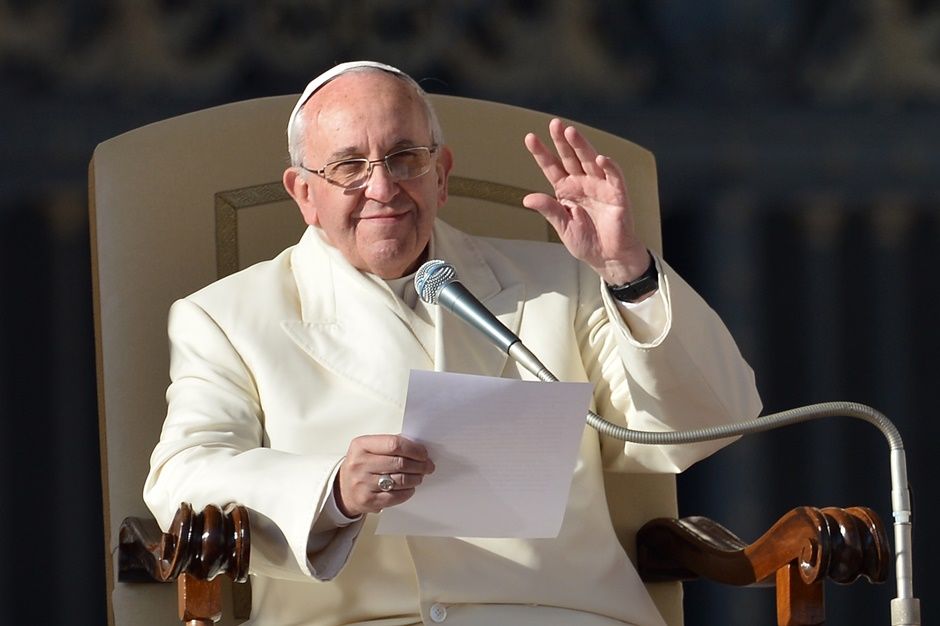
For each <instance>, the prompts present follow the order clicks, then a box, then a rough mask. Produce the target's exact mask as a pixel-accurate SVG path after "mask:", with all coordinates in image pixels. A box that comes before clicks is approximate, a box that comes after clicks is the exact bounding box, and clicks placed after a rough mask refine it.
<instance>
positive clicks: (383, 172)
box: [365, 162, 398, 203]
mask: <svg viewBox="0 0 940 626" xmlns="http://www.w3.org/2000/svg"><path fill="white" fill-rule="evenodd" d="M365 194H366V197H368V198H369V199H370V200H375V201H376V202H382V203H385V202H388V201H389V200H391V199H392V198H394V197H395V196H396V195H397V194H398V183H396V182H395V181H394V180H392V175H391V174H389V173H388V168H387V167H385V163H383V162H379V163H376V164H374V165H373V166H372V171H371V172H369V179H368V182H367V183H366V186H365Z"/></svg>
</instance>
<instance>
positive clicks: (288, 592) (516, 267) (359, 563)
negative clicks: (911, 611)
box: [145, 62, 760, 626]
mask: <svg viewBox="0 0 940 626" xmlns="http://www.w3.org/2000/svg"><path fill="white" fill-rule="evenodd" d="M549 133H550V135H551V138H552V142H553V143H554V148H555V152H553V151H550V150H549V149H547V148H546V147H545V146H544V145H543V144H542V143H541V142H540V141H539V139H538V138H537V137H536V136H535V135H532V134H528V135H526V136H525V145H526V147H527V148H528V150H529V151H530V152H531V153H532V156H533V157H534V159H535V162H536V163H537V164H538V167H540V168H541V169H542V171H543V172H544V174H545V176H546V177H547V178H548V180H549V181H550V183H551V184H552V187H553V188H554V192H555V195H554V196H548V195H545V194H532V195H530V196H528V197H526V199H525V205H526V206H527V207H528V208H530V209H533V210H535V211H538V212H539V213H541V214H542V215H544V216H545V218H546V219H547V220H548V221H549V222H550V223H551V224H552V226H553V227H554V228H555V230H557V232H558V235H559V237H560V238H561V241H562V242H563V243H564V246H559V245H557V244H541V243H532V242H518V241H505V240H498V239H481V238H476V237H471V236H469V235H466V234H464V233H461V232H459V231H457V230H455V229H453V228H451V227H449V226H448V225H446V224H444V223H442V222H440V221H438V220H437V219H436V215H437V212H438V209H440V207H441V206H442V205H443V204H444V203H445V201H446V200H447V178H448V174H449V172H450V170H451V165H452V163H453V159H454V158H455V157H454V155H452V154H451V151H450V150H449V149H448V148H447V146H446V145H445V144H444V142H443V137H442V133H441V129H440V128H439V125H438V123H437V119H436V116H435V114H434V111H433V109H432V108H431V106H430V104H429V102H428V101H427V99H426V96H425V94H424V93H423V91H422V90H421V89H420V88H419V87H418V85H417V84H416V83H415V82H414V81H413V80H412V79H411V78H410V77H408V76H407V75H405V74H403V73H401V72H400V71H399V70H397V69H395V68H392V67H389V66H385V65H381V64H377V63H371V62H356V63H347V64H343V65H340V66H337V67H335V68H333V69H332V70H329V71H328V72H326V73H325V74H323V75H321V76H320V77H318V78H317V79H315V80H314V81H313V82H311V83H310V85H308V87H307V89H306V90H305V92H304V94H303V95H302V97H301V98H300V100H299V101H298V103H297V106H296V107H295V109H294V112H293V113H292V115H291V118H290V121H289V124H288V142H289V150H290V154H291V162H292V164H291V166H290V167H289V168H288V169H287V170H286V171H285V173H284V185H285V187H286V188H287V191H288V192H289V193H290V195H291V196H292V197H293V199H294V200H295V201H296V203H297V205H298V207H299V208H300V211H301V213H302V214H303V217H304V220H305V221H306V223H307V224H309V227H308V228H307V231H306V232H305V234H304V236H303V238H302V239H301V240H300V242H299V243H298V244H297V245H296V246H293V247H291V248H289V249H287V250H285V251H284V252H283V253H282V254H280V255H279V256H277V257H276V258H274V259H273V260H271V261H267V262H264V263H260V264H258V265H256V266H253V267H251V268H249V269H247V270H245V271H243V272H240V273H238V274H235V275H233V276H230V277H228V278H226V279H223V280H221V281H219V282H217V283H215V284H213V285H210V286H208V287H206V288H205V289H203V290H201V291H199V292H197V293H195V294H193V295H192V296H189V297H188V298H186V299H184V300H181V301H179V302H177V303H175V304H174V306H173V307H172V309H171V312H170V320H169V333H170V339H171V345H172V350H171V372H170V373H171V379H172V382H171V385H170V387H169V389H168V391H167V400H168V406H169V409H168V414H167V419H166V423H165V425H164V429H163V434H162V436H161V441H160V443H159V444H158V445H157V447H156V449H155V451H154V453H153V457H152V459H151V473H150V476H149V477H148V479H147V483H146V487H145V499H146V500H147V503H148V505H149V506H150V507H151V509H152V510H153V511H154V513H155V515H156V516H157V518H158V520H159V521H160V522H161V524H162V525H164V526H166V525H167V524H168V523H169V521H170V519H171V518H172V516H173V513H174V512H175V510H176V508H177V506H178V505H179V503H180V502H181V501H188V502H192V503H193V504H194V505H195V506H196V507H201V506H203V505H205V504H207V503H219V504H224V503H228V502H239V503H241V504H244V505H245V506H247V507H248V508H249V510H250V512H251V522H252V554H251V564H252V573H253V577H252V596H253V597H252V622H251V623H253V624H272V625H275V624H276V625H278V626H285V625H288V624H298V625H300V624H304V625H314V624H316V625H324V626H327V625H330V626H334V625H352V624H363V625H364V624H372V625H379V624H381V625H382V626H393V625H409V624H421V623H425V624H427V623H440V622H444V621H446V623H449V624H450V623H452V624H460V625H468V626H469V625H472V626H483V625H486V626H490V625H496V624H500V625H502V624H526V625H528V624H531V625H533V626H534V625H540V626H544V625H551V624H559V625H561V624H565V625H567V626H571V625H575V626H579V625H581V626H602V625H604V626H611V625H622V624H637V625H642V626H645V625H652V624H661V623H662V619H661V618H660V617H659V615H658V613H657V612H656V609H655V608H654V606H653V604H652V602H651V600H650V599H649V597H648V595H647V594H646V592H645V589H644V588H643V585H642V583H641V582H640V581H639V579H638V577H637V574H636V571H635V570H634V568H633V566H632V564H631V563H630V561H629V559H628V558H627V556H626V555H625V553H624V552H623V550H622V549H621V547H620V545H619V544H618V542H617V538H616V537H615V535H614V532H613V529H612V526H611V523H610V520H609V517H608V512H607V506H606V502H605V499H604V489H603V476H602V472H603V469H605V468H607V469H610V468H615V469H621V470H638V469H641V470H645V471H660V472H678V471H681V470H682V469H684V468H685V467H687V466H688V465H689V464H691V463H692V462H694V461H695V460H697V459H699V458H702V457H703V456H705V455H707V454H709V453H711V452H712V451H714V450H715V449H717V448H718V447H720V445H721V444H707V445H702V444H700V445H696V446H687V447H642V446H631V445H626V446H624V445H623V444H616V442H612V441H608V440H601V438H599V437H598V435H597V433H596V432H594V431H593V430H592V429H590V428H585V430H584V433H583V436H582V440H581V445H580V451H579V458H578V462H577V464H576V467H575V473H574V476H573V479H572V484H571V491H570V495H569V499H568V503H567V508H566V512H565V517H564V522H563V524H562V528H561V531H560V533H559V535H558V537H557V538H555V539H538V540H526V539H508V538H507V539H492V538H491V539H478V538H439V537H437V538H435V537H394V536H377V535H375V534H374V528H375V523H376V519H377V515H375V514H376V513H379V512H381V511H382V509H385V508H389V507H393V506H396V505H397V504H400V503H401V502H404V501H405V500H407V499H408V498H410V497H411V496H412V495H413V494H414V493H415V490H416V489H420V488H421V483H422V481H423V480H432V479H433V478H430V477H429V475H430V474H432V473H433V472H434V459H432V458H429V457H428V454H427V451H426V450H425V448H424V447H423V446H421V445H419V444H417V443H415V442H412V441H409V440H407V439H406V438H404V437H402V436H400V435H397V434H395V433H397V432H398V430H399V429H400V425H401V415H402V408H403V406H404V395H405V391H406V385H407V377H408V372H409V370H410V369H412V368H414V369H433V370H443V371H456V372H466V373H475V374H485V375H490V376H503V377H512V378H531V376H530V375H528V374H527V373H526V372H524V371H521V370H520V369H519V368H518V367H517V366H516V365H515V364H514V363H512V362H508V361H507V359H506V357H505V355H503V354H501V353H500V352H499V351H498V350H497V349H496V348H494V347H492V346H489V345H487V344H486V343H485V342H482V341H481V340H480V339H479V338H478V337H477V336H476V335H475V334H474V333H475V331H473V330H472V329H469V328H463V327H461V325H460V322H459V321H456V320H454V319H453V318H451V317H448V316H447V314H444V315H442V314H441V313H440V311H439V310H438V309H437V307H432V306H428V305H426V304H424V303H423V302H421V301H419V300H418V299H417V297H416V295H415V293H414V290H413V289H412V288H411V287H410V282H411V278H412V277H411V275H412V274H413V273H414V272H415V270H416V269H417V268H418V266H419V265H420V264H421V263H422V262H423V261H424V260H426V259H428V258H432V257H438V258H444V259H447V260H448V261H449V262H451V263H452V264H454V265H455V267H456V269H457V271H458V273H459V275H460V277H461V281H462V282H463V283H464V284H465V285H466V286H467V287H469V288H470V290H471V291H473V292H474V293H475V294H476V295H477V296H478V297H480V298H481V299H482V300H484V302H485V303H486V304H487V305H488V306H489V307H490V308H491V309H492V310H494V311H495V312H496V313H498V314H500V316H501V318H502V319H503V320H504V321H506V322H508V325H510V327H512V328H513V329H514V330H516V331H517V333H518V334H519V336H520V337H521V338H522V340H523V341H524V342H525V343H526V344H527V345H528V346H529V347H530V348H531V349H532V350H533V352H535V353H536V354H538V355H539V357H540V358H541V359H542V361H543V362H545V364H546V365H547V366H548V368H549V369H551V370H552V371H553V372H554V373H555V374H557V375H558V376H559V378H561V379H563V380H571V381H590V382H592V383H593V384H594V386H595V394H594V399H595V405H596V407H597V409H598V412H599V413H601V414H602V415H604V416H605V417H607V418H608V419H610V420H612V421H616V422H618V423H620V424H626V425H629V426H631V427H633V428H639V429H657V430H662V429H664V428H688V427H693V426H701V425H703V424H702V421H701V420H702V419H703V418H706V417H708V416H711V417H712V418H713V419H719V420H728V419H736V420H743V419H749V418H752V417H754V416H756V415H757V414H758V413H759V411H760V401H759V399H758V397H757V393H756V391H755V388H754V382H753V376H752V374H751V371H750V369H749V368H748V366H747V365H746V363H744V361H743V360H742V359H741V357H740V355H739V353H738V351H737V349H736V347H735V345H734V343H733V341H732V339H731V338H730V336H729V335H728V333H727V330H726V329H725V328H724V326H723V325H722V324H721V322H720V320H719V319H718V318H717V316H716V315H715V314H714V312H713V311H711V310H710V309H709V308H708V307H707V305H705V304H704V303H703V302H702V301H701V299H700V298H699V297H698V296H697V295H696V294H695V293H694V292H693V291H692V290H691V289H690V288H689V287H688V286H687V285H686V284H685V283H684V282H683V281H682V280H681V279H680V278H679V277H678V276H676V274H675V273H674V272H673V271H672V270H671V269H670V268H669V266H668V265H666V264H665V263H664V262H663V261H662V260H661V259H657V258H654V257H653V256H652V255H651V254H650V252H649V251H648V250H647V248H646V246H645V245H644V244H643V242H642V241H640V240H639V239H638V237H637V236H636V233H635V232H634V229H633V220H632V217H631V213H630V202H629V198H628V195H627V190H626V188H625V185H624V180H623V176H622V174H621V172H620V170H619V168H618V166H617V164H615V163H614V162H613V161H611V160H610V159H608V158H606V157H604V156H601V155H598V154H597V153H596V152H595V151H594V149H593V147H592V146H591V145H590V144H589V143H588V142H587V141H586V140H585V139H584V137H583V136H582V135H581V134H580V133H579V132H578V131H577V130H576V129H575V128H573V127H571V126H566V125H565V124H563V123H562V122H561V121H559V120H553V121H552V122H551V124H550V126H549ZM458 156H459V155H458ZM520 436H525V435H524V434H523V433H520Z"/></svg>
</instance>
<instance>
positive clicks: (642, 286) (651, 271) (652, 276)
mask: <svg viewBox="0 0 940 626" xmlns="http://www.w3.org/2000/svg"><path fill="white" fill-rule="evenodd" d="M646 256H647V262H646V269H645V270H644V271H643V272H642V273H640V274H634V276H633V277H632V278H630V279H629V280H626V281H624V282H611V281H610V280H609V279H607V278H604V284H605V285H606V286H607V291H609V292H610V295H611V296H613V297H614V299H616V300H619V301H621V302H639V301H640V300H643V299H645V298H647V297H648V296H649V295H650V294H651V293H653V292H654V291H656V290H657V289H659V272H658V271H657V269H656V261H654V260H653V255H652V253H650V252H649V251H647V252H646Z"/></svg>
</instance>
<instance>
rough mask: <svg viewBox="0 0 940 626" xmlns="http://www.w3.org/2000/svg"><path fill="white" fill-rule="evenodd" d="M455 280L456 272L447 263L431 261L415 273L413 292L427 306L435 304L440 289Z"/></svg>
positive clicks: (438, 260) (437, 260)
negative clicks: (416, 293)
mask: <svg viewBox="0 0 940 626" xmlns="http://www.w3.org/2000/svg"><path fill="white" fill-rule="evenodd" d="M455 280H457V270H455V269H454V266H453V265H451V264H450V263H448V262H447V261H441V260H440V259H432V260H430V261H427V262H425V263H424V264H423V265H422V266H421V267H419V268H418V271H417V273H415V291H417V292H418V297H419V298H421V299H422V300H423V301H425V302H427V303H428V304H437V297H438V295H440V293H441V289H443V288H444V287H445V286H447V285H448V284H449V283H452V282H454V281H455Z"/></svg>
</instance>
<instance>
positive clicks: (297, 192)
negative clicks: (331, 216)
mask: <svg viewBox="0 0 940 626" xmlns="http://www.w3.org/2000/svg"><path fill="white" fill-rule="evenodd" d="M283 181H284V189H286V190H287V193H288V194H290V197H291V198H293V199H294V202H296V203H297V207H298V208H299V209H300V213H301V215H303V216H304V221H305V222H306V223H307V224H310V225H311V226H319V224H320V221H319V219H318V218H317V209H316V204H315V203H314V201H313V189H312V188H311V186H310V183H309V182H308V181H307V177H306V176H304V174H303V172H301V171H300V170H299V169H298V168H296V167H289V168H287V169H286V170H284V177H283Z"/></svg>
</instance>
